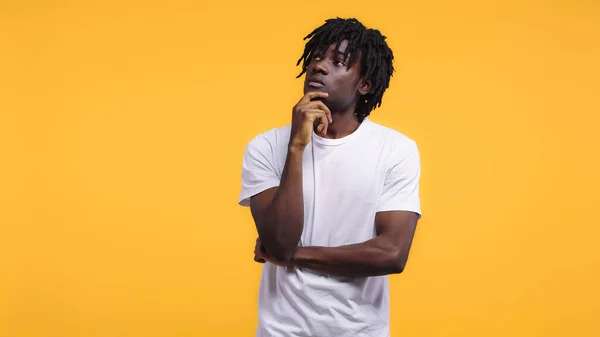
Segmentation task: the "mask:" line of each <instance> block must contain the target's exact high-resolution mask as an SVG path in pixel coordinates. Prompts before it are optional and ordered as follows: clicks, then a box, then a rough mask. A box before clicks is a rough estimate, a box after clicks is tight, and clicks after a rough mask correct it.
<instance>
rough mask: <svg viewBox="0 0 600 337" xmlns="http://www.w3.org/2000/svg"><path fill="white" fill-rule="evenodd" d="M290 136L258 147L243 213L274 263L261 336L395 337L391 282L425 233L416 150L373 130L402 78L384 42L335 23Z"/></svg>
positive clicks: (312, 48) (280, 131)
mask: <svg viewBox="0 0 600 337" xmlns="http://www.w3.org/2000/svg"><path fill="white" fill-rule="evenodd" d="M306 39H309V41H308V43H307V44H306V47H305V49H304V54H303V55H302V57H301V58H300V60H299V61H298V64H300V63H301V62H302V72H301V73H300V75H298V77H300V76H302V75H303V74H306V77H305V81H304V96H303V97H302V98H301V99H300V101H299V102H298V103H297V104H296V105H295V106H294V107H293V109H292V118H291V119H292V121H291V125H290V126H286V127H282V128H274V129H271V130H270V131H267V132H265V133H263V134H260V135H258V136H256V137H255V138H254V139H253V140H252V141H250V143H249V144H248V146H247V148H246V151H245V154H244V158H243V168H242V191H241V195H240V197H239V203H240V205H242V206H249V207H250V209H251V213H252V216H253V218H254V221H255V223H256V228H257V230H258V235H259V238H258V239H257V241H256V249H255V252H254V253H255V257H254V259H255V261H257V262H261V263H265V262H266V263H265V265H264V267H263V272H262V278H261V284H260V293H259V312H258V314H259V324H258V329H257V333H256V336H259V337H267V336H269V337H271V336H273V337H275V336H286V337H287V336H290V337H292V336H293V337H300V336H318V337H328V336H334V337H346V336H347V337H359V336H364V337H367V336H368V337H386V336H389V304H390V303H389V302H390V301H389V286H388V279H387V275H389V274H397V273H401V272H402V270H403V269H404V266H405V264H406V261H407V258H408V253H409V249H410V247H411V243H412V239H413V235H414V232H415V228H416V225H417V221H418V219H419V218H420V216H421V209H420V199H419V178H420V159H419V151H418V149H417V146H416V143H415V142H414V141H413V140H411V139H409V138H408V137H406V136H404V135H403V134H401V133H399V132H397V131H395V130H393V129H390V128H388V127H385V126H382V125H379V124H377V123H375V122H373V121H371V120H369V119H368V117H367V116H368V115H369V114H370V112H371V111H372V110H373V109H375V108H376V107H377V106H380V105H381V99H382V96H383V93H384V92H385V90H386V89H387V88H388V85H389V81H390V77H391V75H392V72H393V71H394V69H393V66H392V61H393V58H394V57H393V53H392V51H391V50H390V48H389V47H388V46H387V43H386V42H385V37H384V36H382V35H381V34H380V32H379V31H378V30H373V29H367V28H365V26H363V25H362V24H361V23H360V22H359V21H357V20H356V19H340V18H337V19H330V20H327V21H326V22H325V24H324V25H323V26H321V27H319V28H317V29H315V30H314V31H313V32H312V33H310V34H309V35H308V36H307V37H306V38H305V40H306Z"/></svg>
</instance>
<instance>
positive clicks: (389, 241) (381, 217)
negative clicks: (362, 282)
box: [254, 143, 421, 277]
mask: <svg viewBox="0 0 600 337" xmlns="http://www.w3.org/2000/svg"><path fill="white" fill-rule="evenodd" d="M410 145H412V146H411V147H410V148H409V149H408V154H407V155H406V156H402V157H401V158H397V159H396V160H394V162H393V164H392V165H391V166H390V169H389V171H388V173H387V175H386V179H385V183H384V188H383V192H382V195H381V198H380V200H379V204H378V210H377V213H376V214H375V232H376V236H375V237H374V238H372V239H370V240H367V241H365V242H362V243H357V244H352V245H346V246H340V247H298V248H297V249H296V252H295V254H294V255H293V256H292V259H291V260H290V261H289V263H286V264H285V266H295V267H303V268H308V269H314V270H317V271H322V272H325V273H329V274H331V275H336V276H345V277H368V276H379V275H387V274H398V273H401V272H402V271H403V270H404V267H405V265H406V262H407V260H408V253H409V250H410V247H411V245H412V241H413V237H414V234H415V230H416V227H417V221H418V220H419V219H420V199H419V178H420V171H421V170H420V158H419V152H418V149H417V147H416V144H414V143H411V144H410ZM254 253H255V261H258V262H265V261H269V262H272V263H275V264H277V262H276V261H273V259H271V257H270V255H269V253H268V252H266V251H265V250H264V248H263V247H262V245H261V243H260V240H258V241H257V244H256V247H255V250H254ZM279 265H281V264H279Z"/></svg>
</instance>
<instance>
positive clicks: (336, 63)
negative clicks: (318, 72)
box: [333, 60, 346, 67]
mask: <svg viewBox="0 0 600 337" xmlns="http://www.w3.org/2000/svg"><path fill="white" fill-rule="evenodd" d="M333 64H335V65H336V66H338V67H343V66H345V65H346V64H345V63H344V62H343V61H340V60H335V61H334V62H333Z"/></svg>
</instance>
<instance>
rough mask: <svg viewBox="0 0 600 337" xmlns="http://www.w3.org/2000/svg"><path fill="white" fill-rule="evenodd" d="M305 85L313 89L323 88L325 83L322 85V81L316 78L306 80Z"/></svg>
mask: <svg viewBox="0 0 600 337" xmlns="http://www.w3.org/2000/svg"><path fill="white" fill-rule="evenodd" d="M307 84H308V86H309V87H313V88H323V87H324V86H325V83H323V80H321V79H320V78H318V77H313V78H309V79H308V80H307Z"/></svg>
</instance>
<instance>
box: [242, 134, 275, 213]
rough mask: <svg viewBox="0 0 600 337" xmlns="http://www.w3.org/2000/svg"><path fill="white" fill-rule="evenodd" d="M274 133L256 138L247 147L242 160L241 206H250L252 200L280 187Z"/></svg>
mask: <svg viewBox="0 0 600 337" xmlns="http://www.w3.org/2000/svg"><path fill="white" fill-rule="evenodd" d="M275 136H276V135H275V134H274V132H269V133H266V134H262V135H259V136H257V137H255V138H254V139H253V140H252V141H250V142H249V143H248V145H247V146H246V150H245V151H244V158H243V160H242V190H241V193H240V196H239V199H238V203H239V204H240V205H241V206H246V207H248V206H250V198H251V197H252V196H254V195H256V194H259V193H260V192H262V191H264V190H267V189H269V188H271V187H275V186H279V182H280V180H281V177H280V175H279V173H278V171H277V169H276V167H277V166H276V161H275V144H276V139H274V137H275Z"/></svg>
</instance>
